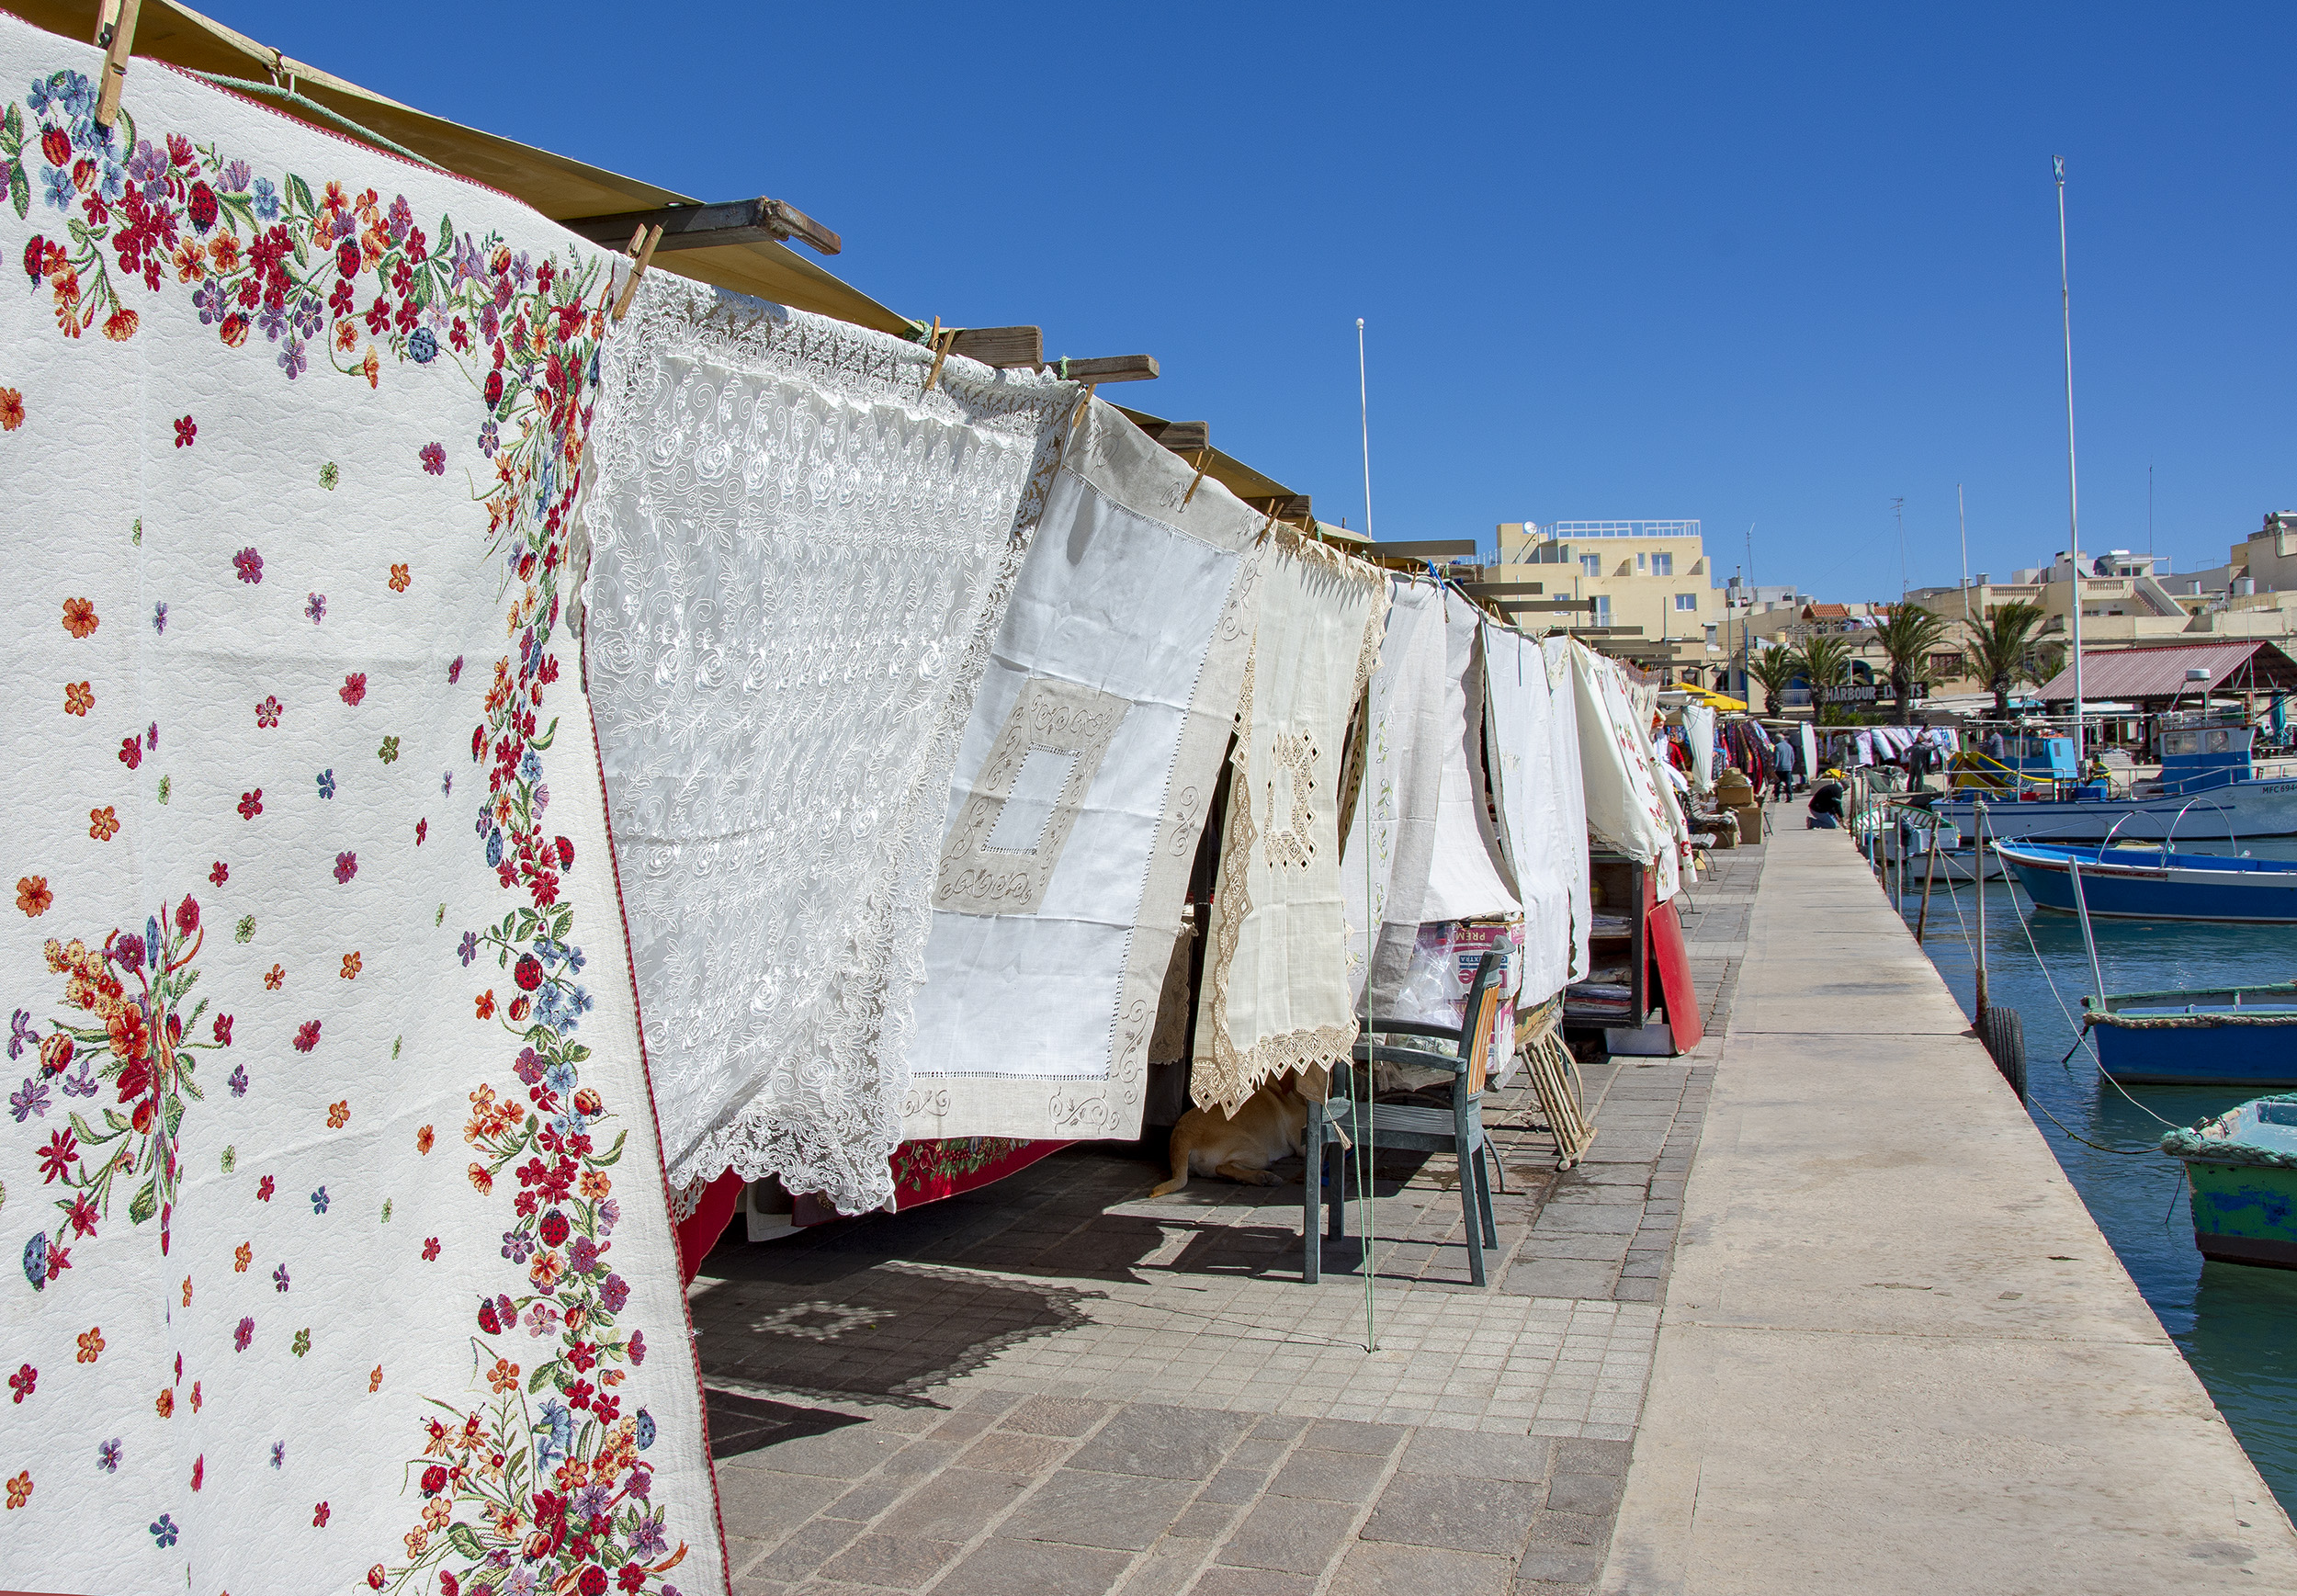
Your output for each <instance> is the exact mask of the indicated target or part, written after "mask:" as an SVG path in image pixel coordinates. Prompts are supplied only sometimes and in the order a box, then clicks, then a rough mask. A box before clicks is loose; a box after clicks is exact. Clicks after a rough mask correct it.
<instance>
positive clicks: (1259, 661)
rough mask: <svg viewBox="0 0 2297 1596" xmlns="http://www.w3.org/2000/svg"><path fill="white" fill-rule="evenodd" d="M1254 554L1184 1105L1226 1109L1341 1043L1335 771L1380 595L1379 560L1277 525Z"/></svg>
mask: <svg viewBox="0 0 2297 1596" xmlns="http://www.w3.org/2000/svg"><path fill="white" fill-rule="evenodd" d="M1387 607H1388V597H1387V579H1386V575H1385V574H1384V573H1382V572H1379V571H1377V570H1375V569H1374V568H1373V567H1371V566H1368V565H1364V564H1363V563H1362V562H1360V561H1357V560H1350V559H1348V558H1346V557H1345V556H1343V555H1341V554H1337V553H1335V552H1333V551H1332V550H1331V549H1328V548H1326V547H1324V546H1323V545H1322V544H1319V543H1314V542H1310V541H1308V540H1307V539H1305V538H1301V537H1300V536H1298V535H1297V534H1296V533H1294V532H1293V531H1292V530H1291V529H1290V528H1288V527H1278V528H1276V529H1275V531H1274V532H1273V535H1272V536H1271V538H1270V539H1269V541H1268V542H1267V543H1266V544H1265V545H1264V546H1263V548H1262V575H1261V583H1260V611H1259V617H1258V622H1257V626H1256V628H1255V631H1254V634H1253V639H1252V650H1251V654H1250V659H1249V660H1248V662H1246V665H1245V668H1244V691H1243V695H1242V700H1241V703H1240V704H1239V707H1238V710H1237V730H1236V749H1235V752H1234V753H1233V754H1232V755H1231V757H1230V766H1231V771H1232V777H1231V783H1230V787H1229V797H1228V813H1227V815H1226V816H1225V817H1224V819H1223V822H1222V825H1223V830H1222V838H1221V854H1220V877H1219V885H1218V887H1217V889H1216V893H1215V896H1214V898H1213V903H1212V923H1211V926H1210V930H1209V933H1208V940H1207V947H1206V952H1205V973H1204V979H1203V982H1202V985H1201V990H1200V991H1199V994H1198V1010H1197V1019H1196V1047H1195V1058H1194V1067H1193V1069H1192V1071H1191V1079H1190V1095H1191V1096H1192V1097H1193V1098H1194V1100H1195V1102H1196V1103H1197V1104H1200V1105H1203V1106H1212V1105H1215V1104H1217V1105H1218V1106H1220V1107H1221V1108H1222V1109H1224V1110H1225V1111H1227V1112H1228V1113H1230V1114H1233V1113H1234V1112H1235V1111H1236V1109H1238V1108H1239V1107H1240V1106H1241V1105H1242V1104H1243V1103H1244V1100H1245V1099H1246V1098H1248V1097H1250V1095H1251V1094H1252V1092H1253V1091H1254V1090H1255V1089H1257V1088H1258V1087H1259V1085H1260V1084H1261V1082H1262V1081H1266V1080H1267V1079H1268V1078H1269V1077H1271V1076H1273V1075H1278V1074H1282V1073H1284V1072H1285V1071H1287V1070H1303V1069H1307V1068H1310V1067H1316V1066H1324V1065H1330V1064H1333V1063H1338V1062H1341V1061H1344V1060H1345V1059H1346V1058H1348V1054H1349V1049H1350V1047H1352V1046H1353V1045H1354V1042H1355V1038H1356V1016H1355V1010H1354V1005H1353V1004H1352V1002H1350V1001H1349V990H1348V987H1349V983H1348V969H1347V956H1346V955H1347V945H1348V929H1347V920H1346V913H1345V909H1344V906H1343V904H1342V902H1341V887H1340V818H1339V810H1340V806H1341V796H1342V795H1341V791H1340V787H1341V781H1340V775H1341V753H1342V743H1343V741H1344V739H1345V738H1346V735H1347V730H1348V720H1349V717H1350V715H1351V714H1352V711H1353V710H1354V708H1355V707H1356V705H1357V703H1358V701H1359V700H1360V699H1362V697H1363V689H1364V686H1365V684H1366V683H1367V682H1368V681H1369V679H1370V677H1371V674H1372V669H1373V665H1374V662H1375V661H1376V660H1377V659H1378V658H1379V653H1380V638H1381V629H1382V623H1383V621H1384V620H1385V619H1386V613H1387Z"/></svg>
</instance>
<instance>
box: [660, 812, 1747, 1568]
mask: <svg viewBox="0 0 2297 1596" xmlns="http://www.w3.org/2000/svg"><path fill="white" fill-rule="evenodd" d="M1762 854H1763V850H1762V849H1760V848H1749V849H1743V850H1740V851H1738V852H1737V853H1734V854H1726V855H1718V860H1719V862H1720V864H1721V866H1722V867H1721V868H1720V869H1719V870H1717V871H1716V872H1714V874H1712V875H1710V876H1709V877H1707V878H1706V880H1705V881H1704V882H1703V884H1702V885H1701V886H1700V888H1699V889H1697V891H1696V894H1695V912H1693V913H1692V914H1691V915H1689V916H1688V917H1687V919H1686V928H1687V931H1688V933H1689V936H1690V940H1691V951H1692V960H1693V972H1694V976H1695V978H1696V979H1697V982H1698V987H1699V990H1700V992H1701V995H1702V997H1703V1000H1704V1001H1706V1002H1707V1003H1708V1015H1707V1024H1708V1027H1709V1030H1710V1033H1711V1035H1714V1036H1719V1034H1720V1033H1721V1031H1722V1029H1723V1026H1724V1024H1725V1023H1726V1020H1727V1018H1728V1015H1729V1012H1730V1005H1731V1001H1732V996H1733V993H1734V991H1735V990H1736V989H1737V969H1738V961H1739V959H1740V957H1741V956H1742V955H1743V954H1744V952H1745V940H1744V937H1745V926H1746V923H1747V916H1748V905H1749V903H1750V902H1751V900H1752V898H1753V888H1754V877H1755V876H1756V873H1757V871H1758V870H1759V868H1760V861H1761V858H1762ZM1718 1051H1719V1043H1718V1042H1716V1041H1713V1040H1711V1041H1710V1042H1709V1043H1708V1044H1706V1045H1705V1046H1704V1047H1702V1048H1701V1049H1700V1052H1699V1053H1698V1054H1697V1055H1694V1056H1692V1057H1689V1058H1680V1059H1662V1060H1651V1061H1627V1062H1624V1063H1620V1064H1616V1065H1614V1064H1604V1065H1601V1066H1595V1067H1590V1069H1589V1070H1588V1071H1587V1095H1588V1102H1589V1104H1590V1109H1591V1110H1592V1113H1593V1117H1594V1118H1595V1120H1596V1123H1597V1124H1598V1125H1599V1126H1600V1127H1601V1134H1600V1135H1599V1136H1598V1138H1597V1139H1596V1142H1595V1146H1594V1149H1593V1150H1592V1153H1591V1155H1590V1159H1589V1160H1588V1162H1587V1163H1586V1164H1584V1165H1583V1166H1582V1167H1581V1168H1579V1169H1577V1170H1574V1171H1571V1172H1567V1173H1566V1174H1563V1175H1560V1176H1558V1175H1557V1174H1556V1171H1555V1167H1554V1155H1553V1149H1552V1143H1551V1142H1550V1141H1549V1138H1547V1137H1546V1135H1545V1133H1544V1132H1542V1131H1536V1130H1533V1129H1530V1128H1527V1127H1528V1126H1529V1124H1530V1121H1531V1118H1532V1115H1533V1104H1532V1103H1531V1102H1530V1100H1529V1094H1528V1092H1522V1091H1521V1090H1518V1091H1515V1092H1511V1093H1502V1094H1501V1095H1500V1096H1499V1099H1498V1100H1497V1101H1496V1102H1495V1104H1493V1106H1492V1107H1491V1109H1490V1110H1489V1111H1488V1115H1487V1117H1488V1121H1489V1122H1490V1123H1491V1124H1492V1125H1493V1126H1494V1137H1495V1141H1496V1142H1497V1144H1498V1147H1499V1156H1500V1162H1501V1164H1502V1166H1503V1170H1504V1177H1505V1178H1504V1190H1503V1191H1500V1192H1499V1193H1496V1194H1495V1202H1496V1205H1497V1207H1498V1209H1499V1252H1498V1254H1497V1255H1496V1256H1493V1257H1490V1258H1488V1261H1487V1262H1488V1267H1489V1270H1490V1280H1491V1285H1490V1286H1489V1287H1488V1289H1485V1290H1480V1291H1479V1290H1477V1289H1475V1288H1474V1287H1472V1286H1470V1285H1468V1284H1467V1267H1466V1255H1465V1250H1464V1248H1463V1246H1462V1245H1461V1241H1462V1236H1463V1227H1462V1224H1461V1218H1460V1210H1459V1199H1458V1192H1457V1184H1456V1183H1457V1179H1458V1174H1457V1170H1456V1167H1455V1166H1454V1164H1453V1163H1452V1161H1451V1160H1448V1159H1440V1158H1439V1159H1430V1160H1424V1161H1422V1160H1416V1159H1397V1160H1383V1161H1382V1164H1381V1169H1380V1179H1379V1181H1378V1183H1377V1196H1376V1201H1375V1228H1376V1239H1375V1265H1376V1272H1375V1283H1374V1287H1373V1297H1374V1319H1375V1328H1376V1331H1377V1341H1378V1350H1377V1351H1375V1352H1370V1353H1367V1352H1366V1350H1365V1346H1364V1329H1365V1325H1364V1319H1365V1308H1364V1297H1365V1293H1364V1286H1363V1275H1362V1273H1361V1272H1360V1265H1361V1258H1360V1252H1359V1250H1358V1245H1357V1243H1356V1242H1354V1241H1353V1240H1351V1241H1349V1242H1347V1243H1340V1244H1332V1245H1330V1246H1329V1247H1328V1249H1327V1252H1326V1262H1325V1270H1326V1273H1325V1278H1324V1279H1323V1281H1322V1282H1321V1283H1320V1284H1318V1285H1313V1286H1310V1285H1303V1284H1301V1281H1300V1277H1299V1268H1300V1198H1301V1191H1300V1187H1299V1185H1298V1184H1297V1181H1298V1172H1299V1165H1298V1163H1297V1162H1296V1161H1295V1162H1294V1163H1292V1164H1290V1165H1287V1166H1281V1167H1280V1171H1279V1172H1280V1173H1284V1174H1286V1175H1287V1176H1288V1177H1289V1179H1290V1181H1291V1183H1289V1184H1285V1185H1281V1186H1272V1187H1240V1186H1236V1185H1232V1184H1230V1183H1227V1182H1224V1181H1218V1180H1206V1179H1203V1178H1199V1179H1198V1180H1196V1181H1194V1182H1193V1183H1191V1185H1190V1186H1189V1188H1188V1189H1187V1190H1186V1191H1184V1192H1181V1193H1178V1194H1174V1195H1173V1196H1172V1197H1171V1198H1168V1199H1165V1200H1162V1201H1152V1200H1150V1199H1149V1197H1148V1196H1147V1192H1148V1189H1149V1186H1150V1185H1152V1184H1153V1183H1155V1182H1156V1181H1157V1180H1158V1179H1159V1178H1160V1175H1161V1174H1162V1170H1161V1169H1160V1167H1159V1165H1158V1163H1157V1162H1155V1161H1153V1160H1151V1159H1149V1158H1148V1157H1145V1156H1140V1155H1138V1154H1136V1153H1135V1152H1133V1151H1132V1150H1131V1149H1111V1148H1105V1147H1096V1148H1079V1149H1070V1150H1069V1151H1067V1152H1064V1153H1061V1154H1058V1155H1056V1156H1055V1157H1053V1158H1050V1159H1047V1160H1044V1161H1043V1162H1041V1163H1039V1164H1037V1165H1035V1166H1034V1167H1033V1168H1031V1169H1029V1170H1027V1171H1024V1172H1022V1173H1020V1174H1018V1175H1015V1176H1013V1177H1012V1178H1010V1179H1008V1180H1006V1181H1003V1182H1001V1183H998V1184H996V1185H994V1186H990V1187H988V1188H986V1189H984V1190H981V1191H979V1192H974V1193H969V1194H966V1195H964V1196H961V1197H957V1198H954V1199H952V1200H950V1201H947V1202H944V1203H938V1204H934V1205H929V1206H926V1207H923V1208H920V1209H917V1210H914V1211H912V1212H911V1213H908V1214H903V1215H898V1216H873V1217H867V1218H864V1219H858V1220H851V1221H843V1222H840V1223H838V1224H836V1225H832V1226H826V1227H823V1228H821V1229H820V1230H818V1231H814V1232H811V1233H809V1234H807V1235H805V1236H802V1237H798V1238H793V1239H789V1240H786V1241H781V1242H775V1243H768V1244H762V1245H758V1246H754V1247H753V1246H748V1245H744V1244H742V1243H741V1242H740V1241H738V1240H732V1241H729V1242H728V1243H727V1244H725V1245H723V1246H721V1247H720V1248H719V1250H718V1251H717V1252H715V1253H714V1254H713V1255H712V1256H711V1257H710V1259H709V1260H707V1262H706V1263H705V1265H704V1267H703V1270H702V1273H701V1274H700V1276H699V1277H698V1278H697V1279H696V1282H695V1285H694V1288H693V1305H694V1316H695V1322H696V1327H697V1330H699V1333H700V1341H699V1345H700V1348H701V1354H702V1362H703V1367H704V1371H705V1379H706V1382H707V1385H708V1386H709V1387H710V1409H711V1424H712V1433H713V1450H714V1452H715V1454H716V1455H717V1460H718V1470H719V1490H720V1494H721V1498H722V1500H723V1505H724V1511H725V1520H726V1528H727V1533H728V1536H729V1541H730V1551H731V1553H732V1559H733V1567H734V1568H735V1570H736V1579H735V1588H736V1590H739V1591H741V1592H743V1593H744V1596H780V1593H782V1592H797V1591H804V1592H807V1593H808V1596H838V1593H843V1596H866V1593H871V1592H877V1593H882V1592H884V1591H888V1590H899V1591H916V1592H927V1591H930V1592H934V1593H936V1596H976V1593H990V1592H994V1593H997V1596H1005V1593H1008V1592H1028V1593H1029V1596H1071V1593H1074V1596H1099V1593H1101V1592H1123V1593H1124V1596H1168V1593H1177V1592H1182V1591H1194V1592H1198V1593H1199V1596H1221V1593H1226V1592H1249V1593H1250V1596H1310V1593H1312V1592H1318V1593H1320V1592H1346V1593H1349V1596H1368V1593H1371V1592H1377V1591H1396V1592H1413V1593H1423V1592H1431V1591H1441V1592H1444V1593H1445V1596H1534V1593H1547V1592H1564V1591H1574V1592H1577V1591H1584V1590H1592V1589H1593V1584H1594V1581H1595V1580H1596V1579H1598V1578H1599V1576H1600V1575H1601V1570H1602V1566H1603V1561H1604V1554H1605V1548H1606V1546H1607V1545H1608V1544H1609V1542H1610V1540H1611V1534H1612V1518H1613V1514H1614V1513H1615V1511H1616V1510H1617V1507H1618V1502H1619V1499H1620V1492H1621V1488H1622V1481H1623V1477H1624V1474H1625V1471H1626V1467H1627V1460H1628V1456H1629V1454H1630V1450H1631V1445H1632V1443H1633V1442H1634V1440H1635V1427H1636V1423H1637V1421H1638V1415H1639V1414H1640V1412H1641V1410H1642V1407H1643V1401H1644V1392H1645V1387H1646V1383H1647V1381H1648V1378H1649V1375H1650V1368H1651V1359H1652V1354H1653V1349H1654V1346H1655V1344H1656V1335H1657V1330H1658V1307H1657V1303H1658V1298H1659V1296H1660V1294H1661V1292H1662V1290H1663V1288H1664V1285H1665V1280H1666V1276H1667V1273H1668V1268H1669V1258H1670V1256H1671V1253H1672V1250H1673V1248H1674V1245H1675V1239H1676V1227H1677V1224H1678V1222H1679V1217H1680V1208H1681V1202H1682V1196H1683V1187H1684V1180H1685V1176H1686V1174H1687V1173H1688V1172H1689V1169H1690V1165H1691V1159H1692V1149H1693V1148H1694V1146H1695V1144H1696V1142H1697V1139H1698V1135H1699V1127H1700V1122H1701V1119H1702V1117H1703V1114H1704V1112H1705V1105H1706V1098H1707V1092H1708V1087H1709V1083H1710V1081H1711V1080H1712V1076H1713V1070H1714V1056H1715V1054H1716V1053H1717V1052H1718ZM1357 1214H1358V1209H1357V1205H1353V1204H1352V1205H1351V1225H1352V1228H1354V1227H1356V1226H1358V1225H1360V1223H1361V1220H1360V1218H1358V1217H1357Z"/></svg>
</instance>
